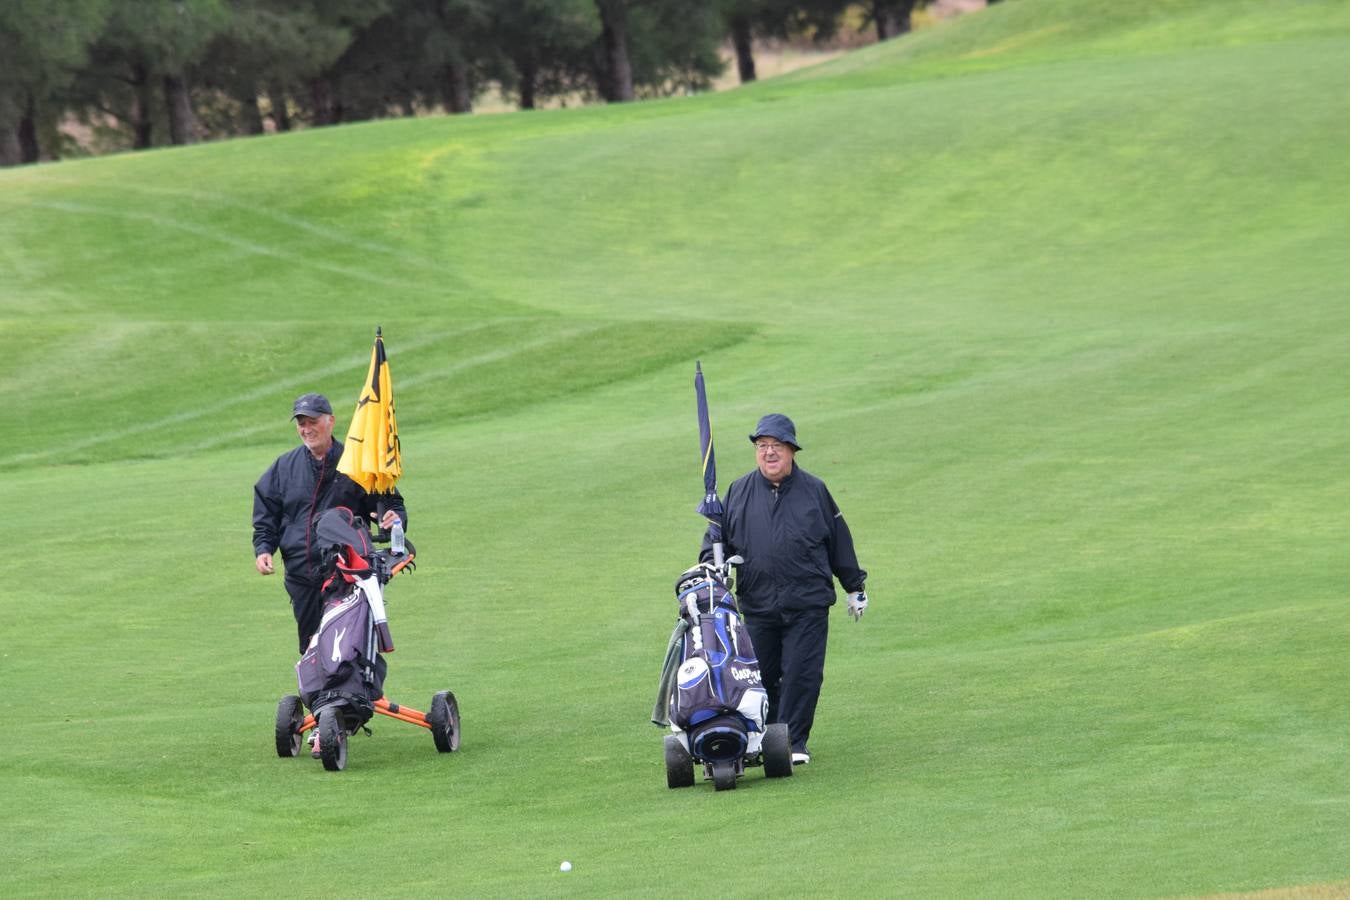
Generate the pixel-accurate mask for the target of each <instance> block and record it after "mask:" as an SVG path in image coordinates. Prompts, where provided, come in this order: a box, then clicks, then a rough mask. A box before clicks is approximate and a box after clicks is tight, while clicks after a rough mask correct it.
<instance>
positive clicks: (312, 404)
mask: <svg viewBox="0 0 1350 900" xmlns="http://www.w3.org/2000/svg"><path fill="white" fill-rule="evenodd" d="M332 414H333V406H332V404H330V403H329V402H328V398H327V397H325V396H324V395H323V394H305V395H304V396H303V397H301V398H300V399H299V400H296V401H295V408H294V409H292V410H291V418H292V419H294V418H296V417H297V416H309V417H311V418H313V417H314V416H324V415H327V416H331V415H332Z"/></svg>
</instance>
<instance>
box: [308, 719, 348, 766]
mask: <svg viewBox="0 0 1350 900" xmlns="http://www.w3.org/2000/svg"><path fill="white" fill-rule="evenodd" d="M316 727H317V728H318V729H319V758H320V759H322V760H323V767H324V768H325V769H327V770H328V771H330V772H341V771H342V770H343V769H345V768H347V732H345V731H343V730H342V719H341V716H339V715H338V709H337V707H336V706H325V707H324V708H323V709H321V710H319V724H318V725H317V726H316Z"/></svg>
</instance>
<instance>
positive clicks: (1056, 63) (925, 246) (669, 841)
mask: <svg viewBox="0 0 1350 900" xmlns="http://www.w3.org/2000/svg"><path fill="white" fill-rule="evenodd" d="M1347 10H1350V7H1347V6H1346V5H1345V4H1343V3H1332V2H1302V3H1293V2H1282V3H1259V4H1258V3H1252V2H1241V3H1217V2H1214V3H1211V2H1186V3H1183V2H1176V0H1150V2H1146V3H1140V4H1130V5H1125V6H1122V5H1120V4H1114V3H1106V2H1104V0H1101V2H1078V3H1069V2H1060V0H1019V2H1015V3H1006V4H1001V5H999V6H997V7H994V8H991V9H990V10H988V11H985V12H981V13H979V14H976V15H971V16H967V17H965V18H963V19H960V20H958V21H956V22H953V23H950V24H948V25H945V26H942V27H939V28H935V29H932V30H931V31H926V32H923V33H921V34H918V35H915V36H913V37H912V38H906V39H904V40H902V41H897V42H894V43H891V44H889V45H884V46H878V47H875V48H870V49H868V50H865V51H861V52H859V53H856V54H851V55H849V56H847V57H843V58H840V59H839V60H836V61H834V62H832V63H830V64H828V65H826V66H822V67H819V68H817V69H814V70H809V71H804V72H801V73H795V74H794V75H792V76H788V77H785V78H783V79H776V80H774V81H772V82H764V83H761V84H759V85H756V86H753V87H751V88H748V89H742V90H737V91H734V92H729V93H727V94H724V95H712V96H705V97H696V98H685V99H681V100H672V101H667V102H660V103H647V104H640V105H634V106H627V107H613V108H604V109H585V110H571V111H559V112H550V113H541V114H522V115H508V116H496V117H484V118H480V119H445V120H421V121H408V122H405V121H399V122H386V123H378V124H371V125H361V126H355V127H346V128H338V129H328V130H322V131H313V132H307V133H303V134H292V135H286V136H280V137H273V138H265V139H257V140H245V141H236V142H231V143H226V144H219V145H211V146H199V147H192V148H186V149H180V150H173V151H158V152H154V153H146V154H137V155H134V156H131V155H129V156H123V157H115V158H104V159H97V160H89V161H82V162H78V163H63V164H60V165H54V166H42V167H38V168H30V169H24V170H10V171H5V172H0V329H3V333H4V335H5V353H4V354H3V358H0V386H3V388H4V390H5V392H6V393H7V394H8V395H9V396H11V397H12V398H14V399H13V400H12V402H11V404H10V406H9V412H8V417H7V419H6V423H7V428H6V434H7V436H8V437H9V440H8V441H7V442H6V443H5V445H4V448H3V449H2V450H0V460H3V462H4V466H3V474H0V490H3V496H4V498H5V500H6V503H7V505H8V507H9V508H10V509H11V511H12V512H11V515H12V517H13V518H14V519H15V520H16V521H15V525H14V526H13V527H12V532H13V533H14V535H15V539H14V540H13V541H12V544H13V546H14V548H15V549H14V551H12V552H11V554H9V555H8V557H7V561H6V563H5V564H4V566H5V568H4V571H5V574H6V575H7V576H8V577H7V579H6V581H7V582H8V584H9V585H10V586H11V589H10V590H9V591H7V592H6V598H7V599H6V601H5V604H6V606H5V610H6V613H7V615H6V616H5V617H4V621H5V624H4V625H3V629H4V630H3V632H2V633H0V638H3V647H4V649H3V650H0V671H3V673H4V683H5V684H6V685H8V686H9V687H10V688H11V691H12V692H13V694H14V695H15V696H16V697H18V698H22V700H21V701H20V703H19V704H17V708H16V710H15V714H14V715H13V716H12V721H13V725H14V726H15V727H12V728H11V729H10V739H9V741H8V743H7V747H6V755H5V765H4V766H3V767H0V795H3V796H4V797H5V803H4V812H3V814H0V843H2V844H3V846H4V847H5V848H6V851H5V865H4V867H3V870H4V874H3V875H0V886H2V887H3V889H4V893H5V894H6V895H7V896H41V895H63V896H69V895H77V896H78V895H87V894H99V895H132V896H144V895H156V894H165V895H167V894H173V895H184V894H191V895H195V896H239V895H245V896H257V895H271V894H275V893H276V892H277V891H279V890H310V889H316V887H317V886H320V885H324V884H331V883H334V882H333V879H334V878H335V877H341V878H343V880H344V881H346V880H349V879H354V880H355V881H356V883H358V884H361V885H362V890H364V891H365V892H368V893H376V894H382V895H397V896H439V895H447V894H449V893H452V892H453V893H457V894H463V893H468V894H469V895H493V896H520V895H529V896H537V895H550V896H552V895H557V896H564V895H572V894H576V895H584V896H653V895H659V894H666V893H669V892H670V891H672V890H680V891H681V892H683V891H689V892H692V893H706V892H709V891H713V890H723V891H727V892H732V893H747V894H748V893H760V892H769V891H775V892H779V893H784V894H787V895H790V896H870V895H911V896H932V895H941V896H1004V895H1009V894H1012V895H1034V896H1044V895H1066V894H1067V895H1089V894H1091V895H1113V896H1158V895H1184V894H1207V893H1215V892H1221V891H1231V892H1236V891H1251V890H1260V889H1268V888H1277V887H1290V886H1299V885H1317V884H1333V885H1335V884H1341V885H1342V886H1343V885H1344V884H1345V883H1346V882H1347V880H1350V863H1347V862H1346V861H1347V860H1350V837H1347V835H1350V804H1348V801H1350V795H1347V792H1346V788H1345V779H1344V772H1345V771H1346V770H1347V763H1350V759H1347V750H1346V741H1345V735H1346V733H1347V729H1348V728H1350V713H1347V712H1346V710H1345V705H1344V703H1342V702H1341V700H1342V698H1343V695H1344V687H1343V685H1344V683H1345V679H1346V675H1347V663H1346V659H1347V652H1346V651H1347V650H1348V649H1350V624H1348V623H1350V617H1347V615H1346V613H1347V605H1348V604H1347V594H1346V589H1345V565H1344V545H1345V535H1346V534H1347V532H1348V531H1350V518H1348V517H1347V514H1346V512H1345V510H1346V509H1347V507H1348V506H1350V476H1347V475H1346V470H1345V466H1344V464H1343V461H1344V459H1345V457H1346V451H1347V447H1348V445H1350V428H1348V427H1347V424H1346V417H1345V414H1344V410H1343V406H1344V400H1343V398H1344V397H1345V396H1346V393H1347V388H1350V371H1347V368H1346V366H1345V364H1344V360H1345V359H1346V358H1347V355H1350V304H1347V303H1346V300H1345V296H1344V285H1345V284H1346V283H1347V275H1350V263H1348V262H1347V259H1346V254H1345V251H1344V248H1345V247H1346V246H1347V242H1348V239H1350V179H1348V178H1347V175H1346V169H1345V166H1344V161H1343V148H1344V147H1345V146H1347V145H1350V100H1347V98H1350V69H1347V67H1346V66H1345V65H1344V59H1345V58H1346V56H1347V51H1348V50H1350V14H1348V13H1347ZM376 324H380V325H382V326H383V327H384V330H385V334H386V339H387V344H388V347H389V352H390V357H391V362H392V366H393V370H394V378H395V384H396V387H397V389H398V399H399V413H400V420H401V424H402V426H403V431H404V441H405V464H406V466H407V471H408V474H407V475H406V476H405V478H404V481H403V483H402V487H403V488H404V490H405V493H406V494H407V495H408V497H409V499H410V505H411V512H412V517H413V522H412V529H411V536H412V538H413V539H414V540H415V541H416V542H417V543H418V546H419V548H420V549H421V551H422V557H421V565H420V566H419V568H418V571H417V573H416V574H415V575H414V576H413V577H410V578H404V579H401V580H400V581H399V582H398V583H396V584H395V586H394V587H393V588H392V589H391V592H390V593H391V613H392V615H393V627H394V631H395V635H396V638H397V639H398V643H399V650H398V652H397V653H396V654H394V655H393V656H392V657H391V658H390V668H391V674H390V678H389V682H388V685H387V687H388V689H389V693H390V695H391V697H393V698H394V699H396V700H401V701H403V702H406V703H409V704H412V705H414V706H418V705H424V704H425V703H426V701H427V699H429V698H430V696H431V693H432V692H433V691H435V690H439V689H443V688H447V687H448V688H451V689H453V690H454V691H455V692H456V694H457V695H458V696H459V698H460V701H461V706H462V708H463V711H464V715H465V745H464V749H463V750H462V751H461V753H460V754H458V755H456V756H453V757H440V756H438V755H437V754H435V753H434V752H433V750H432V747H431V742H430V740H429V739H428V738H427V737H426V736H425V734H423V733H420V732H418V731H415V730H414V729H412V728H408V727H405V726H401V725H398V724H396V723H390V724H383V720H381V722H377V723H375V724H376V726H377V727H376V731H375V736H374V737H373V738H371V739H365V738H357V739H355V741H354V744H353V748H352V761H351V765H350V768H349V770H348V771H347V772H345V773H343V774H342V775H340V776H330V775H328V774H327V773H324V772H323V771H322V770H321V769H320V768H319V766H318V764H317V763H312V762H311V761H309V760H304V761H300V762H288V761H282V760H278V759H276V758H275V756H274V755H273V753H272V750H271V746H270V744H271V740H270V734H269V732H270V728H271V717H272V711H273V704H274V702H275V700H276V698H277V697H278V696H279V695H280V694H282V693H284V692H286V691H288V690H289V689H290V685H291V683H292V681H291V677H290V675H289V672H290V668H289V665H290V663H289V661H290V659H291V658H292V652H293V647H292V641H293V637H292V634H293V625H292V622H291V618H290V615H289V611H288V610H287V608H286V604H285V601H284V599H283V595H284V592H283V590H282V587H281V585H280V583H279V581H278V580H277V579H262V578H258V577H257V576H256V575H254V574H253V572H252V567H251V566H250V565H249V563H248V555H249V549H248V536H247V535H248V531H247V525H246V522H247V517H248V511H249V486H250V485H251V484H252V482H253V480H254V479H255V478H256V477H257V475H258V474H259V473H260V472H261V471H262V469H263V468H264V467H265V466H266V465H267V463H268V462H270V460H271V459H272V458H273V457H274V456H275V455H276V454H277V453H279V452H281V451H282V450H283V449H286V448H287V447H288V446H290V445H291V444H292V443H293V440H294V439H293V435H292V434H291V433H290V432H289V430H288V427H287V425H286V423H285V422H284V420H283V417H284V415H285V410H286V409H287V408H288V403H289V402H290V400H291V398H292V397H293V396H294V395H295V394H297V393H299V392H300V391H302V390H307V389H311V388H317V389H321V390H325V391H327V392H328V393H329V394H330V396H332V397H334V398H335V400H336V401H338V402H339V403H340V404H342V405H345V404H346V403H348V402H350V401H351V400H354V398H355V394H356V389H357V387H358V385H359V381H360V378H361V377H362V375H363V374H364V371H365V367H366V363H367V360H368V355H369V346H370V337H371V332H372V331H373V328H374V326H375V325H376ZM695 358H701V359H702V360H703V362H704V366H705V369H706V370H707V372H708V378H709V389H710V394H711V400H712V405H713V415H714V423H715V426H716V429H717V435H718V437H719V439H720V440H719V449H720V450H721V457H722V468H723V472H724V473H725V475H724V482H725V480H727V478H729V477H730V476H731V475H732V474H738V473H739V472H740V471H744V470H745V469H746V468H748V467H749V466H750V465H751V459H750V454H749V452H748V447H747V446H746V444H745V443H744V438H743V435H744V433H745V432H746V430H748V428H749V427H750V426H751V424H752V423H753V421H754V419H755V417H756V416H757V415H759V414H760V413H761V412H764V411H767V410H770V409H780V410H783V411H786V412H788V413H789V414H791V415H792V416H794V418H795V419H796V420H797V423H798V427H799V433H800V434H801V436H802V440H803V443H804V444H805V445H806V448H807V449H806V450H805V451H804V452H803V454H802V456H801V458H800V461H801V462H802V464H803V465H804V466H805V467H806V468H807V469H809V470H811V471H813V472H815V473H816V474H819V475H822V476H824V477H825V478H826V479H827V480H828V481H829V483H830V484H831V486H832V488H833V490H834V492H835V495H836V498H837V499H838V500H839V502H840V504H841V505H842V506H843V508H844V510H845V511H846V513H847V514H848V516H849V520H850V523H851V525H852V527H853V530H854V533H855V535H856V537H857V540H858V543H859V547H860V551H861V555H862V559H863V563H864V565H865V566H866V567H867V568H868V569H869V571H870V572H871V573H872V575H871V580H870V586H871V588H872V593H873V594H874V596H875V600H876V602H875V604H874V609H873V611H872V612H869V613H868V617H867V618H866V619H865V620H864V622H863V623H862V624H861V625H856V626H855V625H854V624H853V623H851V622H848V621H847V619H846V618H844V617H843V616H842V615H836V617H835V627H834V630H833V634H832V635H831V655H830V663H829V668H828V672H827V681H826V687H825V694H824V698H823V700H822V704H821V708H820V711H819V716H818V727H817V733H816V735H815V737H814V738H813V741H812V745H813V750H814V751H815V754H816V756H817V759H816V761H815V762H813V763H812V766H811V767H810V768H809V770H806V771H802V772H800V773H799V774H798V776H796V777H794V778H793V779H791V781H789V782H778V783H769V782H765V781H764V780H763V779H762V778H761V777H760V776H759V775H758V774H752V775H750V776H748V777H747V778H746V779H745V780H744V781H743V782H742V784H741V787H740V789H739V790H737V791H735V792H734V793H731V794H721V795H717V796H715V797H714V796H712V792H711V789H710V787H709V786H706V785H704V786H701V787H699V788H696V789H695V790H692V791H682V792H670V791H667V790H666V788H665V787H664V780H663V771H662V765H661V759H660V750H659V733H658V732H657V731H656V730H655V729H654V728H652V727H650V726H648V725H645V724H644V723H645V717H646V714H647V711H648V709H649V704H650V702H651V700H652V696H651V694H652V691H653V689H654V687H655V677H656V674H657V671H656V670H657V668H658V666H659V663H660V654H661V651H662V649H663V647H664V640H665V637H666V635H667V634H668V633H669V632H668V629H669V625H670V622H671V620H672V616H673V610H672V609H671V606H670V589H671V582H672V579H673V577H674V575H675V574H676V573H678V572H679V571H680V570H681V569H682V568H684V566H685V565H687V564H688V562H689V561H690V559H691V558H692V554H693V552H694V549H695V547H696V544H697V540H698V537H699V526H698V519H697V517H696V516H695V515H694V513H693V507H694V505H695V504H696V502H697V499H698V493H697V492H698V490H699V483H698V476H697V470H696V463H695V447H696V443H695V439H694V422H693V398H692V390H691V379H692V369H693V365H692V361H693V359H695ZM341 413H342V410H340V415H339V420H340V426H339V427H340V428H341V427H343V426H345V421H346V416H345V415H343V414H341ZM564 858H566V859H570V860H571V861H572V862H573V863H574V864H575V866H576V868H575V870H574V871H573V872H572V873H571V874H570V875H562V874H560V873H559V872H558V871H557V865H558V862H559V861H561V860H562V859H564ZM714 860H715V862H714ZM358 861H364V865H362V863H361V862H358ZM338 872H341V873H342V875H341V876H337V875H336V874H335V873H338ZM1333 889H1334V888H1333Z"/></svg>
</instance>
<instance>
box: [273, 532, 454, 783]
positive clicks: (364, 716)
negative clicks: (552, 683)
mask: <svg viewBox="0 0 1350 900" xmlns="http://www.w3.org/2000/svg"><path fill="white" fill-rule="evenodd" d="M315 536H316V540H317V541H318V542H319V545H320V546H321V547H324V548H325V556H324V571H325V572H331V574H330V575H329V576H328V580H327V581H326V582H325V585H324V596H325V600H326V602H325V606H324V614H323V621H322V623H321V624H320V626H319V630H318V632H317V633H316V634H315V635H314V637H313V638H311V640H310V643H309V647H308V648H307V649H306V650H305V652H304V653H303V654H302V655H301V657H300V661H299V662H298V663H296V665H295V669H296V676H297V681H298V684H299V696H296V695H295V694H288V695H286V696H285V697H282V698H281V701H280V702H279V703H278V704H277V718H276V747H277V755H278V756H280V757H282V758H283V759H284V758H293V757H296V756H299V755H300V748H301V746H302V744H303V743H304V737H305V735H306V733H308V732H309V731H311V730H312V729H317V732H318V756H319V758H320V759H321V760H322V761H323V767H324V768H325V769H327V770H328V771H330V772H337V771H341V770H343V769H345V768H346V767H347V738H348V737H349V736H350V735H352V734H354V733H355V732H356V730H357V729H359V728H360V729H365V725H366V722H367V721H369V719H370V717H371V716H372V715H373V714H375V713H379V714H380V715H383V716H388V717H390V718H392V719H397V720H398V721H400V722H407V723H408V724H410V725H417V726H419V727H421V728H425V729H427V730H428V731H430V732H431V738H432V741H433V742H434V743H435V745H436V749H437V750H438V751H439V752H441V753H450V752H453V751H455V750H458V749H459V738H460V726H459V705H458V703H456V701H455V695H454V694H452V693H451V692H449V691H441V692H439V693H437V694H435V695H434V696H433V697H432V698H431V706H430V707H429V708H428V709H427V711H426V712H422V711H421V710H416V709H413V708H411V707H408V706H403V705H401V704H398V703H393V702H390V700H389V699H388V698H386V697H385V696H384V676H385V672H386V670H387V666H386V663H385V660H384V656H383V655H382V654H385V653H391V652H393V649H394V644H393V640H392V638H391V635H390V632H389V623H388V620H387V619H386V617H385V611H384V586H385V585H386V584H388V583H389V581H390V579H392V578H393V577H394V576H395V575H397V574H398V573H400V572H403V571H405V570H411V569H412V568H413V567H414V564H413V560H414V559H415V558H416V551H415V549H414V548H413V545H412V543H411V542H408V543H406V544H405V546H404V548H403V549H402V550H401V551H400V550H395V549H392V548H390V549H382V550H374V549H373V548H372V546H371V538H370V533H369V531H368V530H367V529H365V528H364V527H362V526H361V525H359V524H356V522H355V521H354V518H353V516H352V513H351V511H350V510H348V509H346V508H345V507H338V508H335V509H331V510H328V511H327V512H325V513H324V514H323V516H322V517H320V519H319V522H318V524H317V525H316V527H315ZM306 707H308V708H309V710H310V713H309V714H308V715H306V714H305V708H306ZM365 730H366V731H367V733H368V732H369V729H365Z"/></svg>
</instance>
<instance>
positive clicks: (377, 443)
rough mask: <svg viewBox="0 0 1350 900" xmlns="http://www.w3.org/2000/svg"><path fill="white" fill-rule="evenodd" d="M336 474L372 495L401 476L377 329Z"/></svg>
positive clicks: (381, 339) (391, 386)
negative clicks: (368, 364)
mask: <svg viewBox="0 0 1350 900" xmlns="http://www.w3.org/2000/svg"><path fill="white" fill-rule="evenodd" d="M338 471H339V472H342V473H343V474H344V475H346V476H347V477H348V478H350V479H351V480H352V481H355V482H356V483H357V484H359V485H361V487H363V488H365V489H366V490H367V491H368V492H369V493H372V494H385V493H388V492H389V491H391V490H393V487H394V485H395V483H397V482H398V479H399V476H400V475H402V474H403V456H402V453H401V452H400V450H399V442H398V421H397V420H396V419H395V418H394V383H393V380H392V379H391V378H390V376H389V360H388V359H387V358H386V357H385V355H384V337H383V335H381V333H380V329H379V328H376V329H375V348H374V349H373V350H371V352H370V372H369V373H368V374H367V375H366V383H365V385H363V386H362V388H361V396H360V398H359V399H357V401H356V412H355V413H354V414H353V415H352V425H351V427H350V428H348V429H347V440H346V443H345V445H344V446H343V448H342V459H340V460H338Z"/></svg>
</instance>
